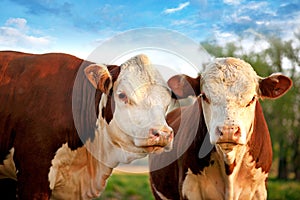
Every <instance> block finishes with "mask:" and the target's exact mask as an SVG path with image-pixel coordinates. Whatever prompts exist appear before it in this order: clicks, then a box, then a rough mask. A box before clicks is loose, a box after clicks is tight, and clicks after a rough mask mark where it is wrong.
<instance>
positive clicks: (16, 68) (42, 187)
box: [0, 51, 119, 200]
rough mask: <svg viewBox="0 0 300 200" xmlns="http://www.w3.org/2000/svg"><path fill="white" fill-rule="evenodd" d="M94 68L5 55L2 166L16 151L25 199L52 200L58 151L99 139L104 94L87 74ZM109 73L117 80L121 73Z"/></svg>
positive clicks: (0, 87)
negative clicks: (98, 120)
mask: <svg viewBox="0 0 300 200" xmlns="http://www.w3.org/2000/svg"><path fill="white" fill-rule="evenodd" d="M89 64H91V62H88V61H84V60H81V59H79V58H76V57H74V56H71V55H67V54H61V53H51V54H43V55H34V54H26V53H20V52H11V51H3V52H0V105H1V106H0V163H2V162H3V160H4V159H5V157H6V155H7V154H8V152H9V150H10V149H11V148H12V147H14V149H15V154H14V161H15V164H16V167H17V169H18V174H17V175H18V183H17V187H18V196H19V198H20V199H25V200H26V199H48V198H49V196H50V190H49V182H48V173H49V168H50V165H51V160H52V159H53V157H54V155H55V152H56V151H57V149H58V148H60V147H61V146H62V144H64V143H66V142H67V143H68V146H69V147H70V148H71V149H76V148H78V147H80V146H82V143H83V142H85V140H87V139H88V138H90V139H93V138H94V128H95V124H96V108H97V107H98V103H99V101H100V98H101V92H99V91H98V92H95V89H94V88H93V86H92V85H91V84H90V83H89V82H88V80H87V79H86V77H85V75H84V73H83V69H84V68H85V67H86V66H88V65H89ZM109 70H110V71H113V73H112V77H113V78H114V79H115V80H116V78H117V76H118V74H119V67H117V66H111V67H110V68H109ZM95 105H96V108H95ZM110 111H111V109H110ZM108 115H109V116H112V113H108ZM107 118H108V117H107ZM74 123H75V124H76V127H75V125H74ZM1 192H3V191H1ZM0 195H2V194H0Z"/></svg>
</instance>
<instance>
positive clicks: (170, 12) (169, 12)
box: [163, 1, 190, 14]
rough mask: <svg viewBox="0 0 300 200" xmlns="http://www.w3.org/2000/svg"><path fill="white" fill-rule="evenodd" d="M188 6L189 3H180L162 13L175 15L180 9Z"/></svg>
mask: <svg viewBox="0 0 300 200" xmlns="http://www.w3.org/2000/svg"><path fill="white" fill-rule="evenodd" d="M189 5H190V2H189V1H187V2H185V3H181V4H179V5H178V6H177V7H176V8H168V9H165V10H164V11H163V13H164V14H172V13H175V12H178V11H181V10H182V9H184V8H185V7H187V6H189Z"/></svg>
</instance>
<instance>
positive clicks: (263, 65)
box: [201, 32, 300, 180]
mask: <svg viewBox="0 0 300 200" xmlns="http://www.w3.org/2000/svg"><path fill="white" fill-rule="evenodd" d="M265 41H267V43H268V48H265V49H262V50H261V51H259V52H258V53H257V52H254V51H253V50H249V49H248V50H246V49H244V48H243V47H242V45H241V44H240V43H237V44H234V43H228V44H226V45H225V46H219V45H216V43H214V42H203V43H201V45H202V46H203V47H204V48H205V49H206V50H207V51H208V53H210V54H211V55H213V56H215V57H228V56H232V57H239V58H241V59H244V60H245V61H247V62H249V63H250V64H251V65H252V66H253V67H254V69H255V71H256V72H257V74H259V75H260V76H262V77H265V76H268V75H270V74H272V73H274V72H281V73H283V74H285V75H287V76H289V77H291V79H292V80H293V87H292V89H291V90H290V91H289V92H288V93H287V94H286V95H284V96H283V97H281V98H279V99H276V100H272V101H270V100H263V101H262V106H263V107H264V114H265V118H266V120H267V122H268V125H269V129H270V133H271V138H272V144H273V151H274V164H273V165H274V166H278V168H277V170H276V171H277V174H276V176H277V177H278V178H280V179H288V178H290V177H291V176H292V177H294V178H295V179H297V180H300V32H299V33H295V37H294V39H293V40H290V41H283V40H282V39H280V38H278V37H274V36H270V37H266V39H265ZM255 42H261V41H258V40H255Z"/></svg>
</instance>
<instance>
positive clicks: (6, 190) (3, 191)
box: [0, 178, 17, 200]
mask: <svg viewBox="0 0 300 200" xmlns="http://www.w3.org/2000/svg"><path fill="white" fill-rule="evenodd" d="M16 189H17V181H15V180H13V179H10V178H5V179H0V199H6V200H15V199H17V196H16V195H17V191H16Z"/></svg>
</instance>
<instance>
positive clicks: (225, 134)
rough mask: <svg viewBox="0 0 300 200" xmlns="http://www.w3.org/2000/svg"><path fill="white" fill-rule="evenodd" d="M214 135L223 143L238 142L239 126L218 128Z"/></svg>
mask: <svg viewBox="0 0 300 200" xmlns="http://www.w3.org/2000/svg"><path fill="white" fill-rule="evenodd" d="M216 134H217V136H219V137H220V140H222V141H224V142H225V141H228V142H231V141H232V142H238V140H239V138H240V137H241V129H240V127H239V126H229V125H224V126H218V127H217V130H216Z"/></svg>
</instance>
